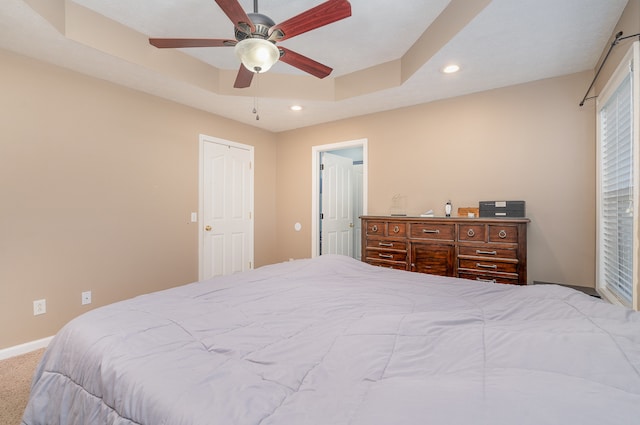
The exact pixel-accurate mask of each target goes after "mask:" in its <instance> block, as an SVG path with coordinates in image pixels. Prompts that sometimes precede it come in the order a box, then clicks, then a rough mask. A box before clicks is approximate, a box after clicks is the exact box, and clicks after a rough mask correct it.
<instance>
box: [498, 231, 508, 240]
mask: <svg viewBox="0 0 640 425" xmlns="http://www.w3.org/2000/svg"><path fill="white" fill-rule="evenodd" d="M498 236H499V237H500V239H504V238H506V237H507V232H505V231H504V230H500V231H499V232H498Z"/></svg>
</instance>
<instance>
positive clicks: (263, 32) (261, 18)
mask: <svg viewBox="0 0 640 425" xmlns="http://www.w3.org/2000/svg"><path fill="white" fill-rule="evenodd" d="M247 16H248V17H249V19H251V22H253V26H254V27H255V29H256V30H255V31H254V32H253V33H252V32H251V29H250V28H249V26H248V25H246V26H244V25H243V28H241V29H238V28H234V32H235V36H236V40H238V41H242V40H245V39H247V38H262V39H265V40H266V39H268V38H269V28H271V27H272V26H274V25H275V24H276V23H275V22H274V21H273V19H271V18H270V17H268V16H267V15H263V14H262V13H247ZM243 30H244V31H243Z"/></svg>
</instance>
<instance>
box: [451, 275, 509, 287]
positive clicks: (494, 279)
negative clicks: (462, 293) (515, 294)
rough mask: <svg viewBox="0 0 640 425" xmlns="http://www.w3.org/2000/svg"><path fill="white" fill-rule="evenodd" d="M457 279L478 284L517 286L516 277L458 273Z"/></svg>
mask: <svg viewBox="0 0 640 425" xmlns="http://www.w3.org/2000/svg"><path fill="white" fill-rule="evenodd" d="M458 277H459V278H461V279H470V280H475V281H478V282H490V283H507V284H511V285H517V284H518V275H490V274H481V273H473V272H459V273H458Z"/></svg>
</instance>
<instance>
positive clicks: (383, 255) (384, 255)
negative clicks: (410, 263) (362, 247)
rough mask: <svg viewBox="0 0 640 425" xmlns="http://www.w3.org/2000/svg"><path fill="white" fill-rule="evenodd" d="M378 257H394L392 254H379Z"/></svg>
mask: <svg viewBox="0 0 640 425" xmlns="http://www.w3.org/2000/svg"><path fill="white" fill-rule="evenodd" d="M378 257H380V258H393V255H392V254H378Z"/></svg>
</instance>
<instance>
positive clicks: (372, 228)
mask: <svg viewBox="0 0 640 425" xmlns="http://www.w3.org/2000/svg"><path fill="white" fill-rule="evenodd" d="M371 231H372V232H377V231H378V225H376V224H374V225H373V226H371Z"/></svg>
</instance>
